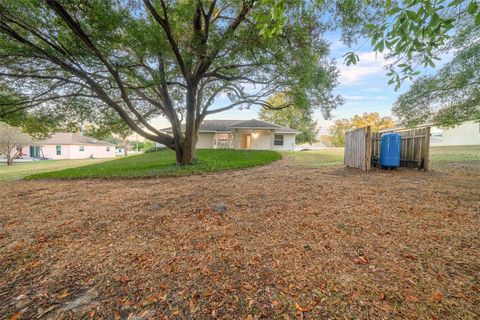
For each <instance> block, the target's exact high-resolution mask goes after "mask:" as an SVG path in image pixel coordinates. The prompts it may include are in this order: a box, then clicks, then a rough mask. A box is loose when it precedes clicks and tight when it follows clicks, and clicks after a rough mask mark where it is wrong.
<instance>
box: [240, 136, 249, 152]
mask: <svg viewBox="0 0 480 320" xmlns="http://www.w3.org/2000/svg"><path fill="white" fill-rule="evenodd" d="M251 147H252V135H251V134H250V133H243V134H242V135H241V136H240V148H241V149H250V148H251Z"/></svg>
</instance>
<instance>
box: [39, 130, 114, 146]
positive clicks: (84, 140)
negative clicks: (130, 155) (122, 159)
mask: <svg viewBox="0 0 480 320" xmlns="http://www.w3.org/2000/svg"><path fill="white" fill-rule="evenodd" d="M38 143H39V144H55V145H62V144H63V145H64V144H75V145H96V146H114V144H111V143H110V142H106V141H102V140H97V139H95V138H91V137H87V136H84V135H81V134H80V133H72V132H56V133H54V134H52V135H51V136H50V138H47V139H45V140H40V141H38Z"/></svg>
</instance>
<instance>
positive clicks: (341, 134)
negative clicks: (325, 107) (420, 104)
mask: <svg viewBox="0 0 480 320" xmlns="http://www.w3.org/2000/svg"><path fill="white" fill-rule="evenodd" d="M366 126H370V130H372V132H377V131H379V130H380V129H385V128H391V127H394V126H395V122H394V121H393V119H392V118H391V117H388V116H386V117H381V116H380V114H379V113H378V112H372V113H366V112H365V113H363V114H362V115H358V114H357V115H355V116H353V117H352V118H350V119H340V120H336V121H335V124H334V125H333V126H331V127H330V129H329V133H330V136H329V140H330V141H329V142H330V143H331V144H332V145H334V146H335V147H343V146H345V133H346V132H347V131H349V130H353V129H358V128H363V127H366Z"/></svg>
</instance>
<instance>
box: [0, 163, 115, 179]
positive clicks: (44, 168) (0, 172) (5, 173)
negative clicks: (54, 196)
mask: <svg viewBox="0 0 480 320" xmlns="http://www.w3.org/2000/svg"><path fill="white" fill-rule="evenodd" d="M111 160H112V159H79V160H40V161H32V162H14V163H13V164H12V165H11V166H7V164H6V163H4V162H0V182H2V181H12V180H19V179H22V178H24V177H26V176H28V175H31V174H34V173H42V172H49V171H54V170H62V169H67V168H73V167H80V166H85V165H89V164H95V163H101V162H105V161H111Z"/></svg>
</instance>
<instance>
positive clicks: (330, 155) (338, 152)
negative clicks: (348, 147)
mask: <svg viewBox="0 0 480 320" xmlns="http://www.w3.org/2000/svg"><path fill="white" fill-rule="evenodd" d="M286 155H287V156H288V157H289V158H291V159H293V160H294V161H295V162H296V163H298V164H299V165H301V166H304V167H309V168H323V167H331V166H340V165H343V148H326V149H320V150H308V151H293V152H288V153H286Z"/></svg>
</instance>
